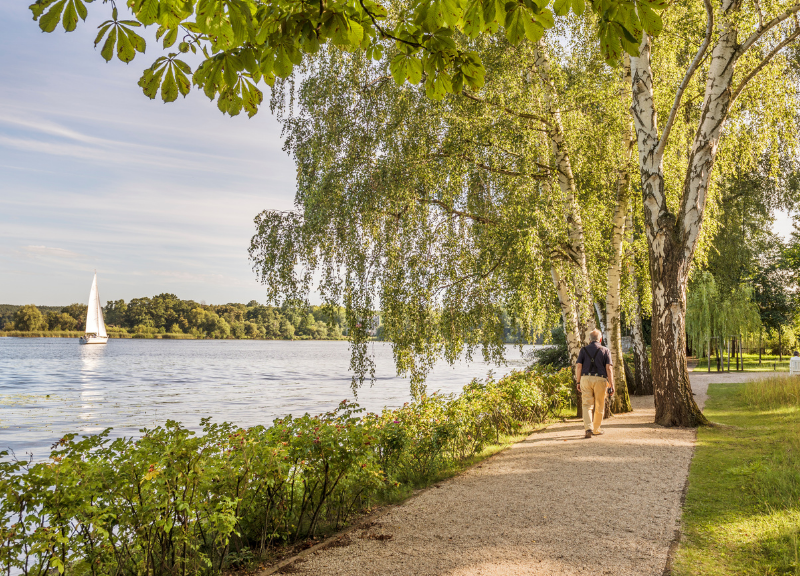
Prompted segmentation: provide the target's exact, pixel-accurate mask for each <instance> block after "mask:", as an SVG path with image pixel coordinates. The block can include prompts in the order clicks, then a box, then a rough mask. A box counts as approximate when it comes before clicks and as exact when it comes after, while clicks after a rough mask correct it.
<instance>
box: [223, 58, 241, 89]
mask: <svg viewBox="0 0 800 576" xmlns="http://www.w3.org/2000/svg"><path fill="white" fill-rule="evenodd" d="M222 77H223V78H224V79H225V84H227V85H228V86H234V85H235V84H236V82H237V81H238V80H239V74H238V73H237V70H236V67H235V66H234V65H233V62H232V59H231V58H225V65H224V69H223V71H222Z"/></svg>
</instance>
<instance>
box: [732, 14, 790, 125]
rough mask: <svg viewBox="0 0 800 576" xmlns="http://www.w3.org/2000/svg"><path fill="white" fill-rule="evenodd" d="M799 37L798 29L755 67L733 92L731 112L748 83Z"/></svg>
mask: <svg viewBox="0 0 800 576" xmlns="http://www.w3.org/2000/svg"><path fill="white" fill-rule="evenodd" d="M798 36H800V28H797V29H796V30H795V31H794V32H792V33H791V34H789V36H787V37H786V39H785V40H784V41H783V42H781V43H780V44H778V45H777V46H776V47H775V48H774V49H773V50H772V52H770V53H769V54H767V55H766V56H765V57H764V59H763V60H761V62H760V63H759V65H758V66H756V67H755V68H754V69H753V70H752V71H751V72H750V73H749V74H748V75H747V76H745V77H744V79H743V80H742V81H741V82H740V83H739V85H738V86H737V87H736V89H735V90H734V91H733V94H731V101H730V103H729V104H728V109H729V110H730V109H731V108H732V107H733V103H734V102H736V99H737V98H738V97H739V94H741V93H742V90H744V89H745V87H747V84H748V82H750V80H752V79H753V78H755V76H756V74H758V73H759V72H761V71H762V70H763V69H764V67H765V66H766V65H767V64H769V63H770V61H772V59H773V58H774V57H775V55H776V54H778V52H780V51H781V50H783V49H784V48H786V46H788V45H789V44H791V43H792V42H793V41H794V39H795V38H797V37H798Z"/></svg>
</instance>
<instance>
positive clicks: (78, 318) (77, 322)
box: [0, 293, 522, 342]
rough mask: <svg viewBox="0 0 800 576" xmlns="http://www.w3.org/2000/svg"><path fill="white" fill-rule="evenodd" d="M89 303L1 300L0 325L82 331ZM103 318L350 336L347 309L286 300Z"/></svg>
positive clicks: (194, 332) (112, 308) (179, 330)
mask: <svg viewBox="0 0 800 576" xmlns="http://www.w3.org/2000/svg"><path fill="white" fill-rule="evenodd" d="M86 310H87V306H86V304H70V305H69V306H64V307H60V306H35V305H34V304H26V305H24V306H15V305H10V304H0V326H2V327H3V330H5V331H12V330H15V331H20V332H63V331H83V330H84V329H85V327H86ZM103 317H104V318H105V322H106V326H107V327H108V331H109V333H110V334H114V333H115V332H116V333H127V334H134V335H135V334H141V335H156V334H171V335H181V334H183V335H188V336H194V337H196V338H234V339H242V338H251V339H266V340H291V339H309V340H338V339H341V338H344V337H346V336H347V331H348V330H347V323H346V322H345V316H344V309H343V308H335V309H331V308H329V307H325V306H305V305H302V304H301V303H293V302H288V303H285V304H284V305H283V306H281V307H273V306H264V305H263V304H259V303H258V302H256V301H255V300H251V301H250V302H248V303H247V304H235V303H230V304H203V303H198V302H195V301H194V300H181V299H180V298H178V297H177V296H176V295H174V294H166V293H165V294H159V295H157V296H153V297H152V298H134V299H132V300H130V301H129V302H125V300H113V301H112V300H109V301H108V302H107V303H106V306H105V307H104V308H103ZM369 322H370V327H369V329H368V333H369V334H370V335H372V336H375V337H376V338H377V339H378V340H382V339H383V326H382V325H381V321H380V314H378V313H376V314H375V316H373V317H372V318H371V319H370V320H369ZM501 322H502V325H503V332H504V338H505V340H506V342H517V341H519V340H521V339H522V337H521V334H520V332H519V329H518V328H517V327H516V325H515V323H514V322H513V319H512V318H510V317H509V316H508V315H507V314H505V313H503V314H502V315H501Z"/></svg>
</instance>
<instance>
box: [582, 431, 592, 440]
mask: <svg viewBox="0 0 800 576" xmlns="http://www.w3.org/2000/svg"><path fill="white" fill-rule="evenodd" d="M591 437H592V431H591V430H587V431H586V436H584V438H591Z"/></svg>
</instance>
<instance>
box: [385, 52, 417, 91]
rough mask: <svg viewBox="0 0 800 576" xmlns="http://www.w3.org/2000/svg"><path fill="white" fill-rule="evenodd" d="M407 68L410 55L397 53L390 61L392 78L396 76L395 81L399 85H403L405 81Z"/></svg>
mask: <svg viewBox="0 0 800 576" xmlns="http://www.w3.org/2000/svg"><path fill="white" fill-rule="evenodd" d="M420 64H421V62H420ZM407 70H408V56H406V55H405V54H398V55H396V56H395V57H394V58H392V61H391V62H390V63H389V72H391V74H392V78H394V81H395V83H396V84H397V85H398V86H402V85H403V82H405V80H406V75H407Z"/></svg>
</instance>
